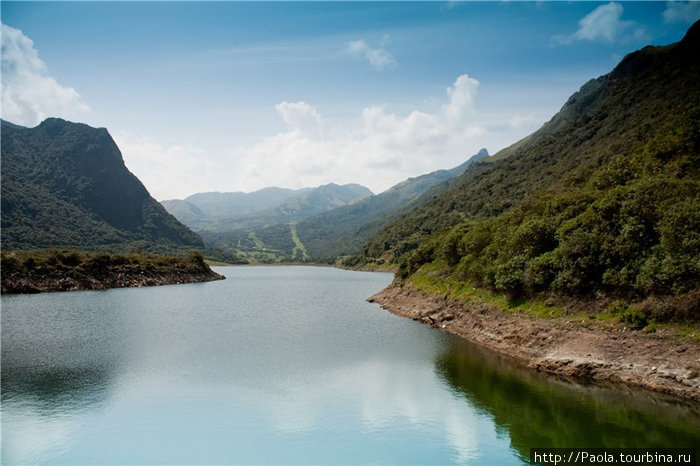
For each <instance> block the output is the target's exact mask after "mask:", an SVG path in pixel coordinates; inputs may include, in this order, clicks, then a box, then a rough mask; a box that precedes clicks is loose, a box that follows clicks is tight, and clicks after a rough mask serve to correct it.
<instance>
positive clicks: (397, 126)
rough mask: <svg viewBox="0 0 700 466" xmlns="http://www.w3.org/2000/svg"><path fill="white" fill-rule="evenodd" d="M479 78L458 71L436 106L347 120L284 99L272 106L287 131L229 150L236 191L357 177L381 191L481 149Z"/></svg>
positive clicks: (372, 109)
mask: <svg viewBox="0 0 700 466" xmlns="http://www.w3.org/2000/svg"><path fill="white" fill-rule="evenodd" d="M478 88H479V82H478V81H477V80H476V79H474V78H471V77H470V76H468V75H461V76H459V77H458V78H457V79H456V80H455V82H454V83H453V85H452V86H449V87H448V88H447V89H446V98H445V99H444V101H443V105H441V106H438V108H437V110H436V111H434V112H425V111H420V110H414V111H412V112H410V113H408V114H407V115H398V114H396V113H393V112H390V111H389V110H387V108H386V107H385V106H382V105H376V106H369V107H366V108H364V109H363V110H362V112H361V113H360V115H359V116H358V117H357V118H355V120H354V121H353V122H352V124H350V125H349V126H343V127H339V126H333V125H332V124H331V122H324V125H323V127H324V131H320V130H319V127H320V126H321V122H322V121H323V119H322V118H321V115H320V114H319V112H318V111H317V110H316V109H314V108H313V107H312V106H311V105H309V104H308V103H306V102H282V103H280V104H278V105H276V107H275V108H276V110H277V112H278V113H279V114H280V116H281V117H282V119H283V120H284V121H285V123H286V124H287V126H288V128H289V130H288V131H286V132H283V133H280V134H276V135H274V136H272V137H269V138H267V139H265V140H263V141H261V142H259V143H257V144H254V145H253V146H250V147H243V148H236V149H234V150H232V153H231V159H232V162H233V161H234V160H235V165H236V168H235V170H231V182H232V183H233V184H234V185H235V186H236V189H243V190H253V189H259V188H261V187H264V186H269V185H278V186H286V187H293V188H296V187H302V186H316V185H319V184H323V183H328V182H329V181H333V182H336V183H362V184H365V185H367V186H369V187H370V189H372V190H374V191H377V192H378V191H381V190H384V189H386V188H388V187H390V186H392V185H393V184H395V183H397V182H399V181H402V180H403V179H405V178H407V177H409V176H416V175H419V174H423V173H427V172H429V171H432V170H435V169H437V168H448V167H450V166H452V164H454V165H457V164H458V163H461V162H462V161H464V160H465V158H466V157H467V156H470V155H472V153H475V152H476V150H478V148H479V147H480V146H479V144H478V141H476V138H477V137H479V136H483V135H484V134H486V133H487V130H486V129H485V128H484V127H483V126H481V125H479V124H477V122H476V97H477V92H478Z"/></svg>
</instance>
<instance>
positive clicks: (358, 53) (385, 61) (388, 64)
mask: <svg viewBox="0 0 700 466" xmlns="http://www.w3.org/2000/svg"><path fill="white" fill-rule="evenodd" d="M388 41H389V36H384V38H383V39H382V42H381V44H379V46H377V47H372V46H371V45H370V44H369V43H367V41H366V40H364V39H359V40H354V41H352V42H348V43H347V45H346V46H345V53H347V54H348V55H351V56H353V57H355V58H357V59H360V60H366V61H367V62H369V64H370V65H372V67H373V68H374V69H376V70H383V69H387V68H393V67H395V66H396V60H395V59H394V57H393V56H392V55H391V53H390V52H389V51H388V50H387V49H386V45H387V42H388Z"/></svg>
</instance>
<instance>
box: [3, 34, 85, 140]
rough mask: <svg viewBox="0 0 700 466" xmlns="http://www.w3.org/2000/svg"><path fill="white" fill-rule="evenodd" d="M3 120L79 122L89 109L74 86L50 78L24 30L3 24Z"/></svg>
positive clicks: (34, 123) (31, 123) (30, 122)
mask: <svg viewBox="0 0 700 466" xmlns="http://www.w3.org/2000/svg"><path fill="white" fill-rule="evenodd" d="M1 26H2V117H3V118H4V119H6V120H9V121H11V122H13V123H17V124H21V125H26V126H35V125H36V124H38V123H40V122H41V121H42V120H44V119H45V118H46V117H49V116H54V117H63V118H67V119H80V118H81V117H84V116H85V115H86V114H87V113H88V112H89V111H90V108H89V107H88V106H87V104H85V103H84V102H83V101H82V99H81V98H80V95H79V94H78V93H77V92H76V90H75V89H73V88H72V87H64V86H62V85H60V84H59V83H58V82H56V80H55V79H54V78H52V77H51V76H50V75H49V71H48V68H47V67H46V64H45V63H44V62H43V61H42V60H41V59H40V58H39V53H38V52H37V50H36V49H35V48H34V42H32V40H31V39H30V38H29V37H27V36H25V35H24V34H23V33H22V31H20V30H19V29H15V28H13V27H11V26H7V25H6V24H2V25H1Z"/></svg>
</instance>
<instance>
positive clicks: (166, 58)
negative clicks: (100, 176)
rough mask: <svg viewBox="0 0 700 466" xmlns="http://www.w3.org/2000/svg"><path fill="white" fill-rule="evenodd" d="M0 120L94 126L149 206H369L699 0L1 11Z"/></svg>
mask: <svg viewBox="0 0 700 466" xmlns="http://www.w3.org/2000/svg"><path fill="white" fill-rule="evenodd" d="M0 9H1V13H0V15H1V18H2V77H1V80H2V118H3V119H5V120H8V121H11V122H13V123H16V124H21V125H24V126H30V127H32V126H35V125H37V124H39V123H40V122H41V121H42V120H43V119H45V118H47V117H61V118H65V119H67V120H70V121H76V122H83V123H87V124H89V125H91V126H95V127H105V128H107V129H108V130H109V132H110V134H111V135H112V137H113V138H114V140H115V141H116V143H117V145H118V146H119V148H120V150H121V152H122V155H123V158H124V161H125V163H126V165H127V167H128V168H129V170H131V172H132V173H134V174H135V175H136V176H138V177H139V179H140V180H141V181H142V182H143V183H144V185H145V186H146V188H148V190H149V191H150V193H151V194H152V195H153V196H154V197H155V198H156V199H158V200H164V199H184V198H185V197H187V196H188V195H190V194H193V193H197V192H208V191H221V192H229V191H245V192H249V191H254V190H257V189H260V188H263V187H266V186H282V187H288V188H301V187H312V186H318V185H321V184H326V183H331V182H333V183H338V184H345V183H360V184H363V185H365V186H367V187H369V188H370V189H371V190H372V191H374V192H375V193H379V192H381V191H383V190H385V189H388V188H389V187H391V186H392V185H394V184H396V183H398V182H400V181H403V180H404V179H406V178H408V177H412V176H418V175H421V174H424V173H428V172H430V171H434V170H438V169H446V168H452V167H454V166H457V165H459V164H461V163H462V162H464V161H465V160H466V159H468V158H469V157H470V156H471V155H473V154H475V153H476V152H478V151H479V150H480V149H481V148H483V147H485V148H486V149H488V151H489V152H490V153H492V154H493V153H496V152H497V151H498V150H500V149H503V148H504V147H507V146H509V145H510V144H513V143H514V142H516V141H518V140H519V139H521V138H523V137H525V136H527V135H528V134H530V133H532V132H533V131H535V130H536V129H537V128H539V127H540V126H541V125H542V124H543V123H545V122H546V121H548V120H549V119H550V118H551V117H552V116H553V115H554V114H555V113H556V112H557V111H558V110H559V109H560V108H561V106H562V105H563V104H564V103H565V102H566V100H567V99H568V97H569V96H570V95H571V94H573V93H574V92H576V91H577V90H578V89H579V88H580V87H581V86H582V85H583V84H584V83H585V82H586V81H588V80H589V79H592V78H596V77H598V76H600V75H603V74H605V73H608V72H609V71H610V70H612V69H613V68H614V67H615V65H616V64H617V63H618V62H619V61H620V60H621V59H622V58H623V57H624V56H625V55H626V54H627V53H630V52H632V51H634V50H637V49H639V48H641V47H643V46H646V45H649V44H652V45H666V44H669V43H673V42H676V41H678V40H680V39H681V38H682V37H683V35H684V34H685V32H686V31H687V29H688V27H689V26H690V25H691V24H692V23H693V22H694V21H696V20H697V19H698V18H700V2H698V1H694V2H546V1H538V2H519V1H511V2H460V1H447V2H438V1H434V2H398V1H396V2H323V1H317V2H293V1H290V2H187V1H181V2H87V1H86V2H60V1H59V2H10V1H4V0H3V1H2V3H0Z"/></svg>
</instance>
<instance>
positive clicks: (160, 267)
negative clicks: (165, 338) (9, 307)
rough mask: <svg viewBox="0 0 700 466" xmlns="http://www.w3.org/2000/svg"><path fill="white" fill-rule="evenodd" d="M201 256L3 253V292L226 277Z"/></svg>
mask: <svg viewBox="0 0 700 466" xmlns="http://www.w3.org/2000/svg"><path fill="white" fill-rule="evenodd" d="M225 278H226V277H224V276H223V275H220V274H218V273H216V272H214V271H213V270H211V268H210V267H209V266H208V265H207V264H205V263H204V259H203V258H202V257H201V255H198V254H194V255H190V256H188V257H175V256H149V255H109V254H107V253H98V254H92V255H90V254H85V253H80V252H77V251H45V252H36V253H33V252H4V251H3V255H2V281H1V284H2V287H1V290H0V291H1V292H2V294H3V295H12V294H36V293H50V292H60V291H82V290H106V289H111V288H138V287H144V286H161V285H179V284H184V283H203V282H210V281H215V280H224V279H225Z"/></svg>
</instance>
